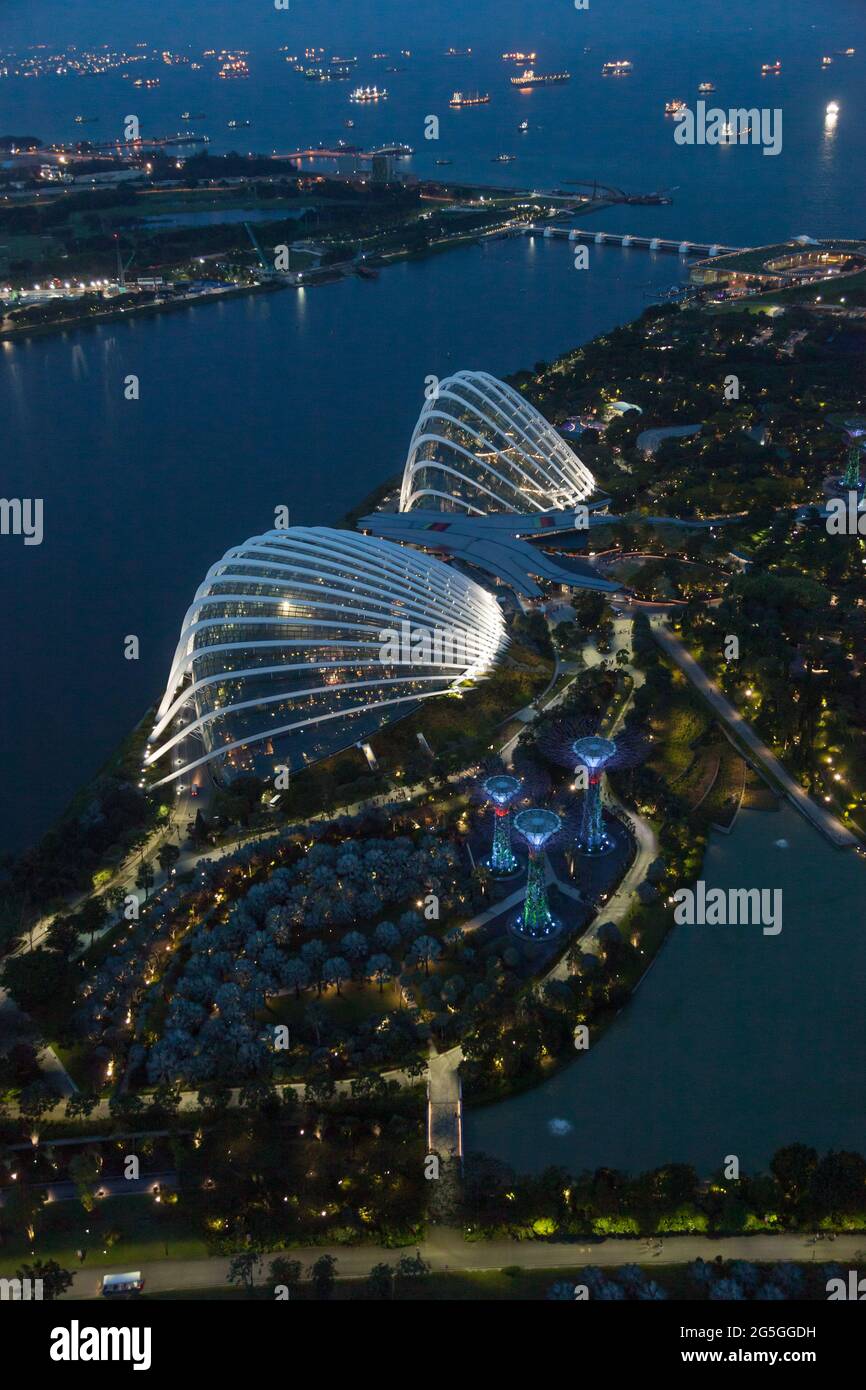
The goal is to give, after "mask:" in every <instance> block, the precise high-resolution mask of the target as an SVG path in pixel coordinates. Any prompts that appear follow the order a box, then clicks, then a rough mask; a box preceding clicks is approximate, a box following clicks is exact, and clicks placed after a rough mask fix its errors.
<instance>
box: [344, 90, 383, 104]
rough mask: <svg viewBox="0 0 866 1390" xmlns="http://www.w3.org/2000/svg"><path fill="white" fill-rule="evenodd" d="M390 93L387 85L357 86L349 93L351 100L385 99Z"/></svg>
mask: <svg viewBox="0 0 866 1390" xmlns="http://www.w3.org/2000/svg"><path fill="white" fill-rule="evenodd" d="M387 95H388V92H387V89H386V88H385V87H356V88H355V90H354V92H351V93H350V95H349V100H350V101H383V100H384V99H385V97H386V96H387Z"/></svg>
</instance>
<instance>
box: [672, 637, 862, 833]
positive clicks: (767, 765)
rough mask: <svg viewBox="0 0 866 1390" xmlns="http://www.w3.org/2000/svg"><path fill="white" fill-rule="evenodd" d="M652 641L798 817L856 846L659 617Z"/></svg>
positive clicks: (834, 818) (845, 827)
mask: <svg viewBox="0 0 866 1390" xmlns="http://www.w3.org/2000/svg"><path fill="white" fill-rule="evenodd" d="M650 627H651V629H652V634H653V637H654V638H655V640H656V642H658V644H659V646H660V647H661V648H662V650H663V651H664V652H665V653H666V654H667V655H668V656H669V657H670V658H671V660H672V661H673V662H675V663H676V665H677V666H678V667H679V669H680V670H681V671H682V673H683V675H684V676H686V677H687V679H688V680H690V681H691V683H692V685H693V686H694V687H695V689H696V690H697V691H698V692H699V693H700V694H701V695H702V696H703V698H704V699H705V700H706V701H707V703H708V704H709V706H710V708H711V709H712V710H713V713H714V714H716V715H717V716H718V718H719V719H721V721H722V723H723V724H725V725H726V727H727V728H728V729H730V731H731V733H732V734H733V735H734V737H735V739H736V740H737V742H738V743H739V744H741V745H742V746H743V747H744V748H745V749H746V750H747V752H748V753H749V754H751V756H752V758H753V759H754V761H755V763H756V765H757V767H758V770H759V772H762V773H764V774H765V776H766V777H767V778H768V780H769V781H770V782H772V783H773V784H775V785H776V786H777V787H778V788H779V789H780V790H781V791H782V792H783V793H784V795H785V796H786V797H787V798H788V800H789V801H790V802H791V804H792V806H795V807H796V808H797V810H798V811H799V812H800V813H801V815H803V816H805V817H806V819H807V820H808V821H811V823H812V825H814V826H815V828H816V830H820V831H821V834H822V835H825V836H826V838H827V839H828V840H830V842H831V843H832V844H834V845H836V846H837V847H838V848H839V849H851V848H853V847H854V846H856V845H859V844H860V841H859V840H858V838H857V836H856V835H855V834H854V833H853V831H851V830H849V829H848V828H847V826H845V825H843V824H842V822H841V821H840V820H839V818H838V816H834V815H833V813H832V812H831V811H826V810H825V809H824V807H823V806H819V805H818V803H817V802H816V801H813V800H812V798H811V797H810V796H809V795H808V794H807V793H806V792H805V791H804V790H803V788H802V787H801V786H800V784H799V782H796V781H795V780H794V778H793V777H792V776H791V774H790V773H789V772H787V771H786V770H785V768H784V767H783V766H782V764H781V763H780V762H779V759H778V758H777V757H776V755H775V754H774V753H773V752H771V750H770V749H769V748H768V747H767V745H766V744H765V743H764V742H763V741H762V740H761V739H760V738H759V737H758V735H757V734H756V733H755V731H754V729H753V728H752V726H751V724H749V722H748V721H747V720H746V719H744V718H743V716H742V715H741V714H740V712H739V710H737V709H735V708H734V706H733V705H732V704H731V702H730V700H728V699H727V698H726V697H725V696H724V695H723V694H722V692H721V690H720V689H719V687H718V686H717V685H716V683H715V681H713V680H711V678H710V677H709V676H708V675H707V673H706V671H705V670H704V669H703V667H702V666H699V665H698V663H697V662H696V661H695V659H694V657H693V656H692V655H691V653H690V652H689V651H688V650H687V649H686V648H685V647H684V646H683V644H682V642H681V641H680V640H679V638H678V637H676V636H675V635H674V633H673V632H672V631H671V629H670V627H669V626H668V624H667V622H666V620H665V619H664V618H662V617H660V616H654V617H652V618H650Z"/></svg>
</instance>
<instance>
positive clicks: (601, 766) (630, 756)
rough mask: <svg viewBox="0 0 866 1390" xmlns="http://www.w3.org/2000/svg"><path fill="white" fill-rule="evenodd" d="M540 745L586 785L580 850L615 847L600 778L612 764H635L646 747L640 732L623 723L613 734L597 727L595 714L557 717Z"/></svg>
mask: <svg viewBox="0 0 866 1390" xmlns="http://www.w3.org/2000/svg"><path fill="white" fill-rule="evenodd" d="M539 745H540V747H541V748H542V751H543V752H544V753H545V755H546V756H547V757H548V758H550V759H551V760H552V761H553V762H558V763H561V764H562V765H563V766H564V767H569V768H572V769H573V770H574V772H575V774H576V776H577V777H578V778H579V779H580V780H581V781H582V780H583V778H585V779H586V786H585V790H584V795H583V799H582V803H581V808H580V820H579V826H578V830H577V836H576V839H577V847H578V849H579V850H580V852H581V853H582V854H589V855H598V854H606V853H607V852H608V851H609V850H611V849H613V848H614V844H613V842H612V840H611V838H610V836H609V835H608V833H607V831H606V829H605V824H604V815H603V812H602V802H601V780H602V777H603V775H604V773H605V772H607V771H610V770H611V769H614V768H625V767H634V766H635V764H636V763H638V762H640V761H641V759H642V757H643V755H644V751H645V739H644V737H643V735H642V734H641V733H640V732H639V731H638V730H637V729H635V728H633V727H624V728H623V729H621V730H620V731H618V733H617V735H616V737H615V738H605V737H603V736H602V735H601V734H600V733H599V731H598V719H597V718H579V717H577V718H569V717H565V718H563V719H561V720H558V721H556V723H554V724H553V725H552V726H551V727H550V728H549V729H547V730H546V731H545V733H544V735H543V737H542V738H540V739H539Z"/></svg>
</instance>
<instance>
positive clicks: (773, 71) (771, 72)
mask: <svg viewBox="0 0 866 1390" xmlns="http://www.w3.org/2000/svg"><path fill="white" fill-rule="evenodd" d="M781 71H782V64H781V61H780V60H779V59H778V58H777V59H776V61H775V63H762V64H761V76H762V77H776V76H777V75H778V74H779V73H780V72H781Z"/></svg>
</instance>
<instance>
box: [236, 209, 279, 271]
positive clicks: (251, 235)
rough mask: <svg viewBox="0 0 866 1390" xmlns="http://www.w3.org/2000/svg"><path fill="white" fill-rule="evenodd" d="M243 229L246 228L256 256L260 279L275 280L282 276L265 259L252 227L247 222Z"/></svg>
mask: <svg viewBox="0 0 866 1390" xmlns="http://www.w3.org/2000/svg"><path fill="white" fill-rule="evenodd" d="M244 227H245V228H246V232H247V236H248V237H249V239H250V241H251V242H252V244H253V250H254V251H255V253H256V255H257V256H258V260H259V265H260V267H261V275H262V278H263V279H265V280H274V279H277V278H278V277H279V276H280V275H281V274H282V272H281V271H279V270H277V269H276V267H275V266H274V265H273V264H272V263H271V262H270V261H268V260H267V259H266V257H265V253H264V251H263V250H262V248H261V246H260V245H259V239H258V237H257V236H256V234H255V232H254V231H253V229H252V227H251V226H250V224H249V222H245V223H244Z"/></svg>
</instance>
